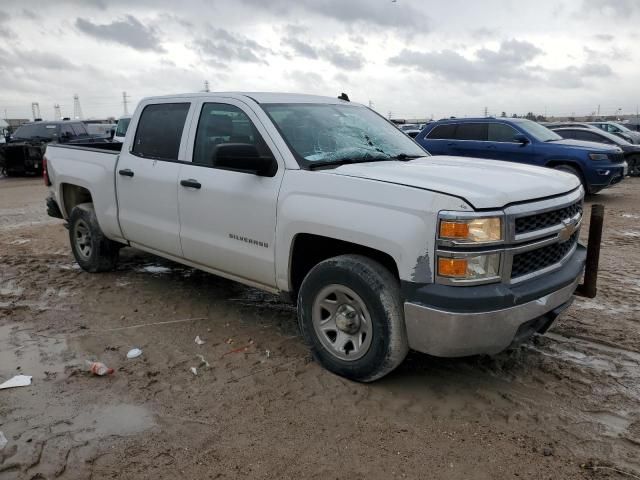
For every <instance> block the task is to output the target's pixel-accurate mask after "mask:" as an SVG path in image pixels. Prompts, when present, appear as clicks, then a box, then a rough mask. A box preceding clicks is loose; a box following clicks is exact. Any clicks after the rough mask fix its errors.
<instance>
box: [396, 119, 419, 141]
mask: <svg viewBox="0 0 640 480" xmlns="http://www.w3.org/2000/svg"><path fill="white" fill-rule="evenodd" d="M399 128H400V130H402V131H403V132H404V133H405V134H407V135H409V136H410V137H411V138H415V137H416V136H417V135H418V134H419V133H420V130H422V129H421V128H420V125H418V124H415V123H406V124H404V125H400V126H399Z"/></svg>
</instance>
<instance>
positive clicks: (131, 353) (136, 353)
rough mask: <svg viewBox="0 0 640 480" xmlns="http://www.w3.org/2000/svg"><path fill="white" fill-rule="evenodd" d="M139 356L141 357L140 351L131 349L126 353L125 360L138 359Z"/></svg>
mask: <svg viewBox="0 0 640 480" xmlns="http://www.w3.org/2000/svg"><path fill="white" fill-rule="evenodd" d="M140 355H142V350H140V349H139V348H132V349H131V350H129V351H128V352H127V358H129V359H132V358H138V357H139V356H140Z"/></svg>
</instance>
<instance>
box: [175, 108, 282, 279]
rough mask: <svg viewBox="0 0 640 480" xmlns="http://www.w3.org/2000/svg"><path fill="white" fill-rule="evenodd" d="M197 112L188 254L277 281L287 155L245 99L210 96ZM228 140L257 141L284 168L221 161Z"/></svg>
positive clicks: (182, 198)
mask: <svg viewBox="0 0 640 480" xmlns="http://www.w3.org/2000/svg"><path fill="white" fill-rule="evenodd" d="M194 119H196V121H195V122H194V128H192V132H191V135H190V141H189V145H190V152H189V155H188V156H189V159H191V160H192V162H191V163H190V164H189V163H185V164H183V165H182V167H181V169H180V175H179V180H180V182H179V183H181V185H180V186H178V204H179V209H180V211H179V213H180V239H181V241H182V248H183V250H184V257H185V258H186V259H188V260H190V261H192V262H195V263H197V264H200V265H203V266H206V267H209V268H212V269H215V270H217V271H219V272H221V273H228V274H229V275H232V276H234V277H240V278H241V279H245V280H249V281H251V282H256V283H259V284H261V285H267V286H275V228H276V206H277V199H278V191H279V189H280V184H281V182H282V176H283V174H284V162H283V160H282V158H279V153H278V151H277V149H276V147H275V144H274V143H273V141H272V140H271V138H270V136H269V135H268V133H267V131H266V129H265V127H264V126H263V124H262V123H261V121H260V120H259V118H258V117H257V115H256V113H255V112H254V111H253V110H252V109H251V108H250V107H249V106H248V105H246V104H245V103H244V102H242V101H239V100H235V99H229V98H215V97H208V98H207V99H206V101H205V100H203V101H202V102H201V103H200V104H199V105H198V106H197V112H196V113H195V114H194ZM196 124H197V127H196ZM225 143H234V144H238V143H241V144H251V145H254V146H255V147H256V148H257V149H258V151H259V152H260V154H261V155H274V156H275V158H276V160H277V161H278V164H279V165H278V170H277V172H276V174H275V175H274V176H273V177H263V176H257V175H255V174H253V173H246V172H241V171H233V170H230V169H228V168H227V169H225V168H221V167H218V166H217V165H216V152H217V148H216V147H217V146H219V145H222V144H225ZM194 185H195V186H194Z"/></svg>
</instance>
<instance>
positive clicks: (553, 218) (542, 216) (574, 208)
mask: <svg viewBox="0 0 640 480" xmlns="http://www.w3.org/2000/svg"><path fill="white" fill-rule="evenodd" d="M578 213H580V214H582V201H578V202H576V203H574V204H572V205H569V206H567V207H564V208H560V209H558V210H551V211H549V212H543V213H538V214H535V215H528V216H526V217H520V218H517V219H516V235H520V234H523V233H529V232H535V231H536V230H542V229H543V228H547V227H552V226H554V225H559V224H561V223H562V220H565V219H567V218H573V217H574V216H575V215H576V214H578Z"/></svg>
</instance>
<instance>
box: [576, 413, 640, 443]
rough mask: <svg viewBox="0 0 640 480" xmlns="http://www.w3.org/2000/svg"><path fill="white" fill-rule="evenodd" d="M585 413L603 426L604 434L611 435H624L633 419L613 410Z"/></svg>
mask: <svg viewBox="0 0 640 480" xmlns="http://www.w3.org/2000/svg"><path fill="white" fill-rule="evenodd" d="M586 415H587V416H588V417H589V418H590V419H591V420H593V421H595V422H597V423H599V424H600V425H602V426H603V427H604V433H605V435H609V436H612V437H618V436H620V435H624V434H625V433H627V430H628V429H629V427H630V426H631V424H632V423H633V420H629V419H628V418H626V417H625V416H623V415H619V414H616V413H613V412H607V411H602V412H586Z"/></svg>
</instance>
